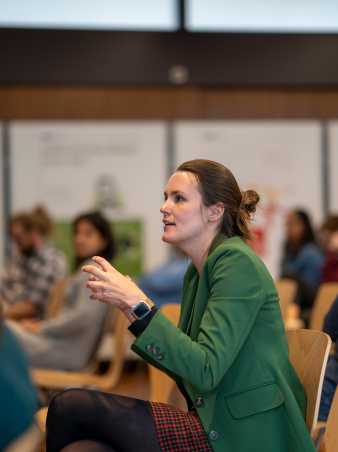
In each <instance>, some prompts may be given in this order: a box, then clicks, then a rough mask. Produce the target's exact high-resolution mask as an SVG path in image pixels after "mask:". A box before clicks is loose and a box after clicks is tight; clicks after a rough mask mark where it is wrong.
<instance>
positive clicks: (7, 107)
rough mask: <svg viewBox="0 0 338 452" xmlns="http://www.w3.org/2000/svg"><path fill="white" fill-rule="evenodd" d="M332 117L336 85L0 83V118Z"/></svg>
mask: <svg viewBox="0 0 338 452" xmlns="http://www.w3.org/2000/svg"><path fill="white" fill-rule="evenodd" d="M336 117H338V89H337V90H333V89H332V90H313V91H312V90H310V89H303V90H298V89H254V88H252V89H240V88H234V89H230V88H199V87H187V88H184V87H180V88H175V87H173V88H170V87H167V88H114V87H106V88H102V87H100V88H93V87H88V88H86V87H81V88H78V87H41V88H38V87H29V86H27V87H22V86H20V87H19V86H13V87H4V86H0V120H11V119H167V120H174V119H199V118H201V119H208V118H210V119H218V118H219V119H230V118H236V119H238V118H243V119H246V118H248V119H254V118H317V119H326V118H336Z"/></svg>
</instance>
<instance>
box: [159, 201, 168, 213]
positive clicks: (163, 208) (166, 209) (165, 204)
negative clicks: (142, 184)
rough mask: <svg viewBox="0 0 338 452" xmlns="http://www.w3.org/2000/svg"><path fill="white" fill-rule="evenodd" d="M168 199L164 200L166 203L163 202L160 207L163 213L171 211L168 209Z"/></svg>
mask: <svg viewBox="0 0 338 452" xmlns="http://www.w3.org/2000/svg"><path fill="white" fill-rule="evenodd" d="M168 207H169V206H168V200H166V201H164V203H163V204H162V206H161V208H160V212H161V213H162V214H163V215H165V214H168V213H169V211H168Z"/></svg>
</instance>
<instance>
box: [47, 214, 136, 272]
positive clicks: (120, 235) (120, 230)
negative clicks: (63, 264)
mask: <svg viewBox="0 0 338 452" xmlns="http://www.w3.org/2000/svg"><path fill="white" fill-rule="evenodd" d="M111 225H112V229H113V233H114V237H115V238H116V243H117V254H116V257H115V258H114V260H113V262H112V263H113V265H114V266H115V267H116V268H117V269H118V270H119V271H120V272H121V273H123V274H125V275H129V276H131V277H134V278H135V277H137V276H138V275H140V274H141V273H142V272H143V261H144V250H143V248H142V243H143V240H142V237H143V232H144V231H143V222H142V220H140V219H124V220H115V221H112V222H111ZM52 241H53V243H54V244H55V245H56V246H57V247H58V248H59V249H60V250H62V251H63V252H64V253H65V255H66V257H67V262H68V267H69V270H70V271H71V270H72V267H73V260H74V253H73V245H72V224H71V222H69V221H57V222H56V223H55V227H54V233H53V238H52Z"/></svg>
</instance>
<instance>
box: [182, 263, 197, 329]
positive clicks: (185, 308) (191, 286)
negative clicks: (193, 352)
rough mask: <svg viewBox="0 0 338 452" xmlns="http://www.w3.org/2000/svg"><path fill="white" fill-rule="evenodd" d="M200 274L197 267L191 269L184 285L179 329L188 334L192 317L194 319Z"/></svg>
mask: <svg viewBox="0 0 338 452" xmlns="http://www.w3.org/2000/svg"><path fill="white" fill-rule="evenodd" d="M198 280H199V278H198V273H197V270H196V269H195V267H193V266H192V267H190V268H189V274H188V273H187V279H186V282H185V284H184V289H183V297H182V299H183V300H184V302H183V303H182V306H181V315H180V320H179V323H178V327H179V328H180V329H181V330H182V331H184V332H187V331H188V328H189V325H190V323H191V317H192V307H193V304H194V300H195V295H196V291H197V287H198Z"/></svg>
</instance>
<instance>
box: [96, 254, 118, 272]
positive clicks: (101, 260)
mask: <svg viewBox="0 0 338 452" xmlns="http://www.w3.org/2000/svg"><path fill="white" fill-rule="evenodd" d="M92 260H93V261H94V262H95V263H96V264H98V265H99V266H100V267H101V268H102V270H103V271H105V272H112V271H113V272H117V270H115V268H114V267H113V266H112V265H110V263H109V262H108V261H107V260H106V259H104V258H103V257H100V256H93V257H92Z"/></svg>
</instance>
